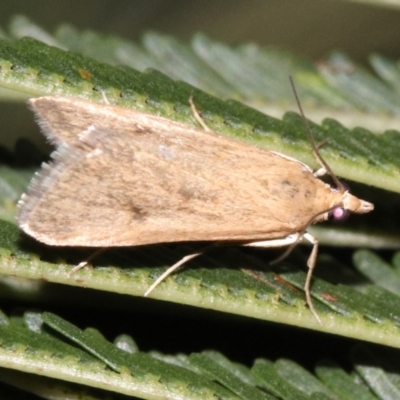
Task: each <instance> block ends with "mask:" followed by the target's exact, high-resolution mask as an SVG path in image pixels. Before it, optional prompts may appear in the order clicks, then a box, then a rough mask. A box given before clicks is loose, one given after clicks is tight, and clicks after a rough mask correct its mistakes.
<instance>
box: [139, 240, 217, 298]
mask: <svg viewBox="0 0 400 400" xmlns="http://www.w3.org/2000/svg"><path fill="white" fill-rule="evenodd" d="M214 247H215V244H212V245H211V246H208V247H206V248H205V249H203V250H201V251H199V252H197V253H193V254H188V255H187V256H185V257H183V258H182V259H180V260H179V261H178V262H177V263H175V264H174V265H172V266H171V267H169V268H168V269H167V270H166V271H165V272H164V273H163V274H161V275H160V276H159V277H158V278H157V279H156V280H155V282H154V283H153V284H152V285H151V286H150V287H149V288H148V289H147V290H146V292H145V294H144V297H147V296H148V295H149V294H150V293H151V292H152V291H153V290H154V289H155V288H156V287H157V286H158V285H159V284H160V283H161V282H162V281H163V280H164V279H165V278H166V277H167V276H169V275H171V274H172V273H173V272H174V271H176V270H177V269H178V268H179V267H180V266H181V265H183V264H185V263H186V262H188V261H190V260H192V259H193V258H195V257H198V256H200V255H202V254H203V253H204V252H206V251H207V250H209V249H211V248H214Z"/></svg>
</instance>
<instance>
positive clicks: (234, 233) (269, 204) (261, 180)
mask: <svg viewBox="0 0 400 400" xmlns="http://www.w3.org/2000/svg"><path fill="white" fill-rule="evenodd" d="M30 106H31V108H32V109H33V110H34V112H35V114H36V116H37V118H38V120H39V124H40V126H41V128H42V130H43V132H44V134H45V135H46V136H47V137H48V138H49V139H50V141H52V142H53V143H54V144H55V145H56V146H57V149H56V151H55V152H54V153H53V155H52V158H53V161H51V162H50V163H49V164H45V165H44V166H43V168H42V170H41V171H40V172H39V173H38V174H37V175H36V176H35V178H34V179H33V180H32V182H31V184H30V187H29V188H28V191H27V193H26V194H24V195H23V196H22V198H21V200H20V201H19V203H18V217H17V218H18V223H19V225H20V227H21V228H22V229H23V230H24V231H25V232H26V233H27V234H29V235H31V236H33V237H34V238H36V239H37V240H39V241H42V242H44V243H47V244H50V245H58V246H87V247H108V246H136V245H142V244H148V243H161V242H180V241H223V242H235V241H237V242H247V243H248V245H254V246H255V245H261V244H263V246H264V247H277V246H282V245H288V244H290V243H292V244H293V243H295V242H297V241H299V240H300V239H301V238H302V237H303V236H304V237H306V238H307V239H309V240H310V239H311V237H310V235H308V234H306V228H307V226H308V225H309V224H310V223H314V222H317V221H319V220H323V219H325V218H326V214H327V212H328V211H329V210H331V209H332V208H334V207H344V208H348V209H349V210H350V211H352V212H368V211H370V210H371V209H372V208H373V206H372V205H371V204H370V203H367V202H364V201H362V200H359V199H357V198H355V197H354V196H351V195H350V194H348V193H347V192H343V191H341V190H335V189H332V188H331V187H330V186H329V185H327V184H325V183H324V182H322V181H321V180H320V179H318V178H317V177H316V176H315V175H314V173H313V172H312V170H311V169H310V168H309V167H308V166H306V165H305V164H303V163H301V162H299V161H298V160H295V159H293V158H290V157H287V156H285V155H281V154H279V153H275V152H272V151H268V150H265V149H259V148H257V147H254V146H250V145H247V144H244V143H242V142H239V141H235V140H232V139H228V138H226V137H222V136H220V135H218V134H216V133H214V132H209V131H205V130H204V129H196V128H192V127H190V126H188V125H185V124H181V123H178V122H174V121H170V120H168V119H165V118H161V117H157V116H153V115H148V114H145V113H142V112H140V111H135V110H129V109H125V108H122V107H117V106H111V105H107V104H98V103H94V102H90V101H86V100H80V99H71V98H62V97H42V98H37V99H32V100H30ZM257 243H258V244H257ZM316 246H317V242H316V240H314V250H313V254H314V253H315V255H314V256H313V260H314V261H313V265H309V268H310V271H312V269H313V267H314V264H315V257H316V248H317V247H316ZM193 256H196V255H189V256H188V258H193ZM310 259H311V258H310ZM310 262H311V261H310ZM181 264H182V261H180V262H178V263H177V264H175V265H174V266H172V267H171V268H170V269H169V270H168V271H169V272H168V271H167V273H166V274H164V275H168V274H169V273H171V272H172V271H173V270H175V269H176V268H177V267H178V266H179V265H181ZM164 275H163V276H164ZM160 278H161V277H160ZM310 279H311V278H310ZM159 281H161V280H160V279H158V280H157V281H156V282H155V284H154V285H152V287H151V288H150V289H152V288H154V287H155V286H156V285H157V284H158V282H159ZM306 289H307V287H306ZM307 290H309V288H308V289H307ZM148 292H149V291H148ZM148 292H147V294H148ZM307 302H308V304H309V306H310V308H311V310H312V311H313V312H314V313H315V311H314V308H313V306H312V303H311V297H310V294H309V292H308V293H307Z"/></svg>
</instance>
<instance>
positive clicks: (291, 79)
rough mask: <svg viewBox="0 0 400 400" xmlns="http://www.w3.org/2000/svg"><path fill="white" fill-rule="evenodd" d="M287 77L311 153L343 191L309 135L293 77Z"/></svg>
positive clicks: (308, 126)
mask: <svg viewBox="0 0 400 400" xmlns="http://www.w3.org/2000/svg"><path fill="white" fill-rule="evenodd" d="M289 79H290V84H291V85H292V90H293V94H294V97H295V99H296V103H297V107H298V108H299V111H300V115H301V118H302V119H303V123H304V126H305V128H306V131H307V135H308V138H309V140H310V142H311V147H312V149H313V153H314V155H315V157H316V158H317V159H318V161H319V162H320V163H321V164H322V166H323V167H324V168H325V170H326V172H328V174H329V175H330V176H331V177H332V179H333V182H334V183H335V185H336V186H337V188H338V190H340V191H341V192H345V191H346V189H345V187H344V186H343V184H342V183H341V182H340V181H339V179H338V177H337V176H336V175H335V174H334V172H333V171H332V169H331V167H330V166H329V165H328V163H327V162H326V161H325V160H324V159H323V158H322V156H321V154H320V152H319V150H318V147H320V146H317V145H316V143H315V140H314V138H313V136H312V135H311V129H310V124H309V123H308V121H307V118H306V116H305V114H304V111H303V107H302V106H301V104H300V99H299V96H298V94H297V90H296V87H295V85H294V81H293V78H292V77H291V76H290V77H289Z"/></svg>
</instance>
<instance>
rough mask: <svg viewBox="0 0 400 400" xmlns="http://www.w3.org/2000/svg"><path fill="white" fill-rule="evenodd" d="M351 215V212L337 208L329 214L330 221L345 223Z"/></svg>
mask: <svg viewBox="0 0 400 400" xmlns="http://www.w3.org/2000/svg"><path fill="white" fill-rule="evenodd" d="M349 215H350V212H349V210H346V209H345V208H343V207H336V208H334V209H333V210H332V211H331V212H330V213H329V219H330V220H332V221H336V222H343V221H346V219H347V218H348V216H349Z"/></svg>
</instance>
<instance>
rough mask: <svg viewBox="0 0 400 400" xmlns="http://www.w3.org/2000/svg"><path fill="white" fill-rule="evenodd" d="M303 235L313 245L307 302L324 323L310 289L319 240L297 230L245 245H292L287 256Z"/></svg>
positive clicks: (287, 251) (309, 266)
mask: <svg viewBox="0 0 400 400" xmlns="http://www.w3.org/2000/svg"><path fill="white" fill-rule="evenodd" d="M303 237H304V238H305V239H307V240H308V241H309V242H310V243H311V244H312V245H313V248H312V250H311V254H310V257H309V258H308V261H307V267H308V272H307V277H306V282H305V285H304V292H305V294H306V302H307V305H308V307H309V309H310V311H311V313H312V315H314V317H315V319H316V320H317V321H318V322H319V323H320V324H321V325H322V321H321V319H320V317H319V316H318V314H317V311H316V310H315V308H314V304H313V302H312V298H311V291H310V288H311V279H312V274H313V272H314V268H315V264H316V261H317V254H318V240H317V239H316V238H315V237H314V236H312V235H311V234H309V233H308V232H304V233H301V232H297V233H294V234H291V235H288V236H286V237H285V238H283V239H275V240H264V241H260V242H252V243H247V244H244V245H243V246H251V247H266V248H268V247H270V248H271V247H280V246H287V245H290V246H289V248H288V249H287V250H286V251H285V253H284V254H283V256H287V255H288V253H289V252H290V251H292V249H293V247H294V245H296V244H297V242H298V241H300V240H301V239H302V238H303ZM282 258H283V257H282V256H280V257H279V258H278V259H279V260H281V259H282ZM275 261H276V260H275Z"/></svg>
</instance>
